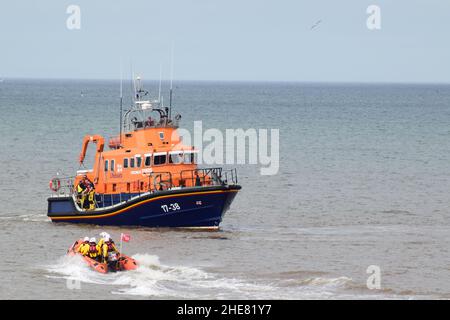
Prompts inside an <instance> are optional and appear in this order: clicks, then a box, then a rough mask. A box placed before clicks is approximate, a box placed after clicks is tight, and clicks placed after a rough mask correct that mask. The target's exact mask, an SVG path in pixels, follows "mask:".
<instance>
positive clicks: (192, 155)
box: [183, 151, 197, 163]
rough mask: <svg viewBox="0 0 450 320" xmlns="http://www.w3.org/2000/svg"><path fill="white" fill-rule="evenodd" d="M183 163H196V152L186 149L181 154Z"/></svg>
mask: <svg viewBox="0 0 450 320" xmlns="http://www.w3.org/2000/svg"><path fill="white" fill-rule="evenodd" d="M183 162H184V163H197V152H192V151H186V152H185V153H184V156H183Z"/></svg>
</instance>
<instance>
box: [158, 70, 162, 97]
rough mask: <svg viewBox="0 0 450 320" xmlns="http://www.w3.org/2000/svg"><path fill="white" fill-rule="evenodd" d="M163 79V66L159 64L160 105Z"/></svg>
mask: <svg viewBox="0 0 450 320" xmlns="http://www.w3.org/2000/svg"><path fill="white" fill-rule="evenodd" d="M161 78H162V64H161V63H160V64H159V91H158V103H161Z"/></svg>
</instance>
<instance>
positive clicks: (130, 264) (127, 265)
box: [67, 239, 138, 273]
mask: <svg viewBox="0 0 450 320" xmlns="http://www.w3.org/2000/svg"><path fill="white" fill-rule="evenodd" d="M82 243H83V240H81V239H80V240H77V241H75V243H74V244H73V245H72V246H71V247H70V248H69V250H68V251H67V254H68V255H70V256H75V255H79V256H81V257H82V258H83V260H84V261H85V262H86V264H87V265H88V266H89V267H90V268H91V269H93V270H95V271H97V272H100V273H108V271H109V272H111V270H109V268H108V264H106V263H101V262H98V261H95V260H94V259H91V258H89V257H85V256H82V255H81V254H80V253H79V252H78V247H79V246H80V245H81V244H82ZM137 267H138V265H137V262H136V260H134V259H133V258H130V257H128V256H126V255H122V254H121V255H120V259H119V267H118V270H115V271H130V270H135V269H136V268H137Z"/></svg>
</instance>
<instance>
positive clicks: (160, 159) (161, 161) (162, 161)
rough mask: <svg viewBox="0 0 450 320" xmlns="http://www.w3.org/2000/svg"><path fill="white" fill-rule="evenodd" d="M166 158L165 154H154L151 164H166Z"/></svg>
mask: <svg viewBox="0 0 450 320" xmlns="http://www.w3.org/2000/svg"><path fill="white" fill-rule="evenodd" d="M166 158H167V155H165V154H162V155H159V156H154V157H153V164H154V165H155V166H157V165H161V164H166V160H167V159H166Z"/></svg>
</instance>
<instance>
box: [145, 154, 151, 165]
mask: <svg viewBox="0 0 450 320" xmlns="http://www.w3.org/2000/svg"><path fill="white" fill-rule="evenodd" d="M151 157H152V156H146V157H145V166H146V167H150V165H151V164H152V163H151Z"/></svg>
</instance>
